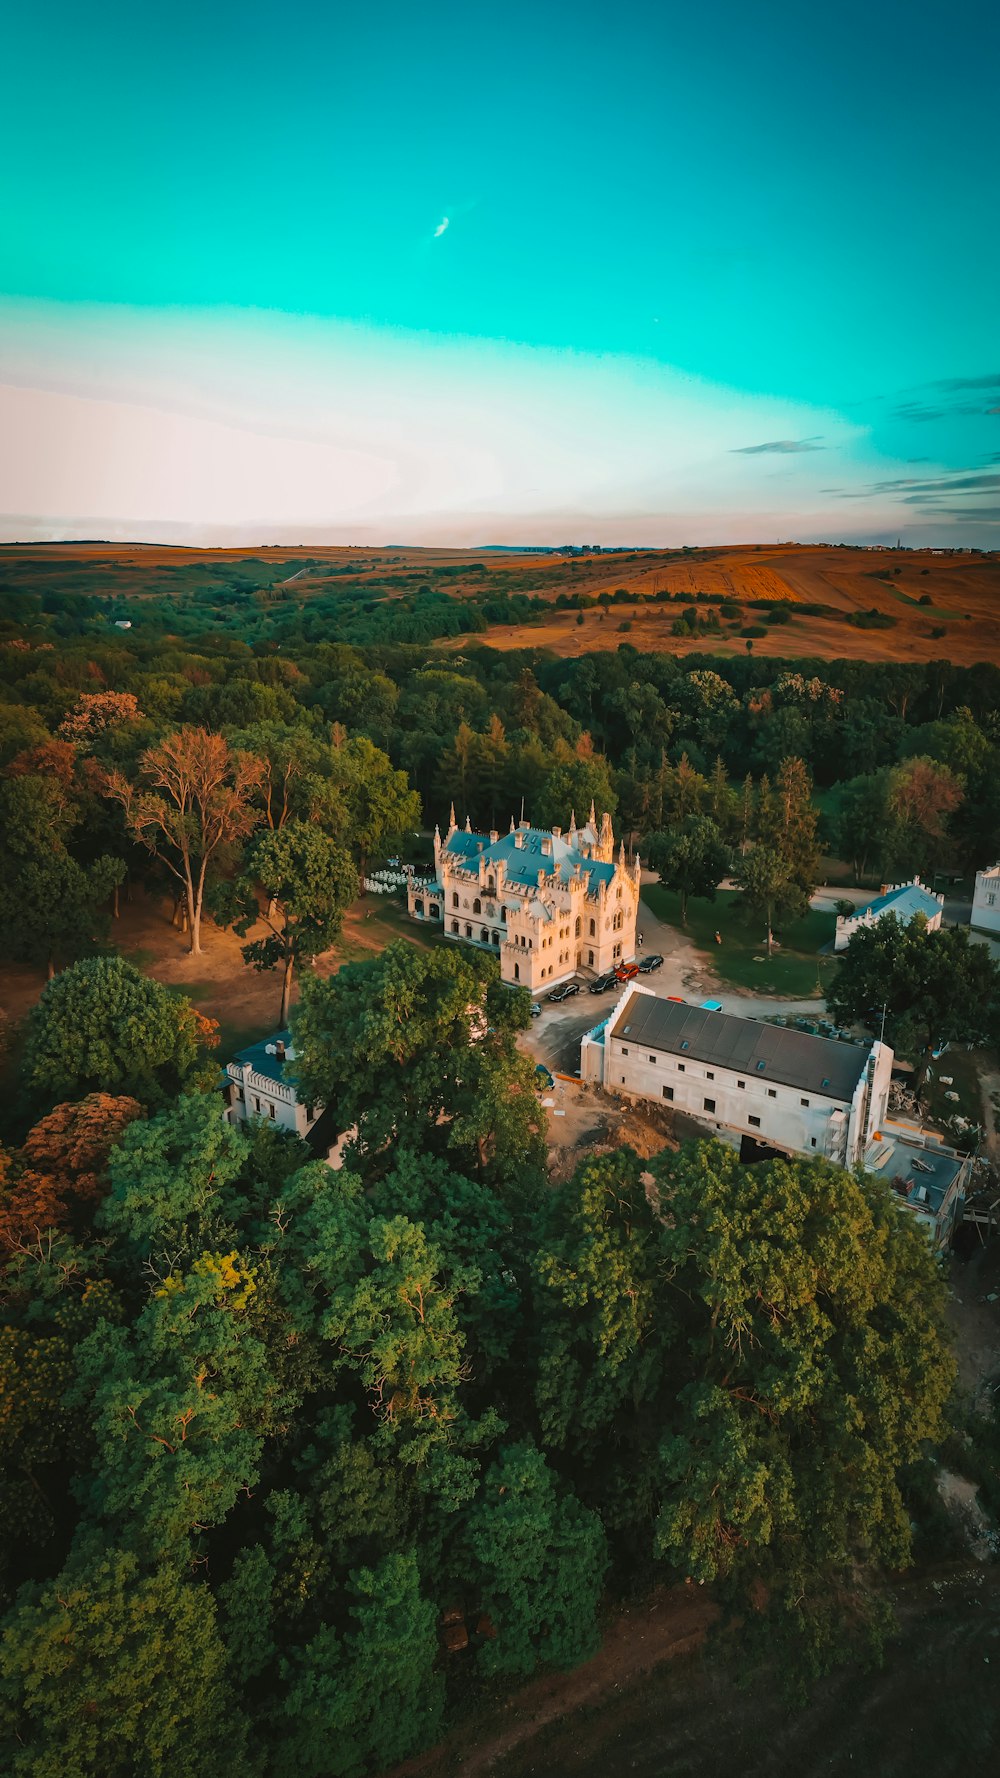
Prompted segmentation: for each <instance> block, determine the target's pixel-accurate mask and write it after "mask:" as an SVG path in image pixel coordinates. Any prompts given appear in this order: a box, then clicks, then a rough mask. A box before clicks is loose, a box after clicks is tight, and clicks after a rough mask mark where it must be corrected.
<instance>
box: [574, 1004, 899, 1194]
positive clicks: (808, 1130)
mask: <svg viewBox="0 0 1000 1778" xmlns="http://www.w3.org/2000/svg"><path fill="white" fill-rule="evenodd" d="M892 1061H893V1053H892V1050H891V1049H889V1047H888V1045H886V1044H884V1043H877V1042H872V1043H845V1042H841V1041H839V1040H838V1039H836V1038H829V1037H813V1036H810V1035H809V1034H808V1033H807V1032H804V1031H794V1030H789V1029H787V1028H784V1027H782V1026H778V1025H768V1024H764V1023H762V1022H759V1021H758V1020H755V1019H741V1018H736V1017H734V1016H733V1015H732V1014H731V1013H723V1012H711V1011H709V1010H707V1009H706V1008H704V1007H696V1006H688V1005H687V1004H686V1003H685V1002H683V1001H674V1000H664V999H661V998H659V997H658V996H657V995H656V994H654V993H653V992H652V990H651V989H649V988H644V987H637V986H636V985H635V984H631V985H630V986H629V988H628V989H627V990H626V992H625V994H624V995H623V996H622V998H621V1000H620V1001H619V1003H618V1005H617V1006H616V1008H615V1010H614V1012H613V1013H612V1014H611V1016H610V1018H609V1019H607V1020H606V1021H605V1023H604V1024H603V1025H600V1026H598V1027H597V1028H596V1030H594V1031H592V1032H589V1033H588V1035H587V1036H586V1037H585V1038H584V1040H583V1044H582V1046H581V1056H580V1072H581V1074H582V1076H583V1078H584V1079H585V1080H594V1081H600V1082H601V1084H602V1085H603V1086H605V1087H606V1088H607V1089H608V1091H609V1092H613V1093H621V1092H625V1093H634V1094H636V1095H638V1096H639V1097H641V1098H645V1099H658V1100H661V1101H663V1100H665V1101H667V1103H669V1104H670V1105H672V1106H673V1108H674V1109H675V1110H676V1111H679V1112H685V1113H687V1115H688V1116H689V1117H692V1118H696V1119H697V1120H698V1122H699V1123H702V1124H705V1125H707V1126H708V1128H709V1129H710V1130H711V1131H712V1132H713V1134H715V1135H717V1136H718V1137H720V1139H721V1140H723V1141H726V1142H730V1143H732V1144H733V1145H734V1146H736V1147H739V1149H740V1151H741V1154H742V1155H743V1157H744V1159H748V1160H752V1159H755V1158H759V1157H760V1155H761V1154H762V1153H766V1152H767V1151H768V1150H776V1151H778V1152H780V1153H784V1154H806V1155H825V1156H826V1158H827V1159H828V1160H831V1161H835V1162H836V1163H837V1165H838V1166H841V1167H853V1166H855V1165H858V1164H861V1163H863V1162H864V1158H865V1151H866V1149H867V1147H868V1145H869V1142H870V1141H871V1140H872V1137H873V1135H874V1132H875V1131H876V1130H877V1129H878V1128H879V1126H880V1124H881V1123H882V1121H883V1120H884V1118H885V1114H886V1103H887V1100H888V1094H889V1081H890V1078H891V1075H892Z"/></svg>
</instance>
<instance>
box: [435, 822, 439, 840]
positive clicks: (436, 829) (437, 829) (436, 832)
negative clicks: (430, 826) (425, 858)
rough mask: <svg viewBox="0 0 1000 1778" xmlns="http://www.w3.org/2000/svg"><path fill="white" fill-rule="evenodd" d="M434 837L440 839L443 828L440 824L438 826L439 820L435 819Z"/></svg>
mask: <svg viewBox="0 0 1000 1778" xmlns="http://www.w3.org/2000/svg"><path fill="white" fill-rule="evenodd" d="M434 838H435V839H436V840H439V839H440V838H441V829H440V827H439V826H438V824H437V822H436V821H435V823H434Z"/></svg>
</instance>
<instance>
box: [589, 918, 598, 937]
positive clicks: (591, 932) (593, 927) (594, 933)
mask: <svg viewBox="0 0 1000 1778" xmlns="http://www.w3.org/2000/svg"><path fill="white" fill-rule="evenodd" d="M596 932H597V927H596V926H595V925H594V922H593V920H591V922H590V936H591V938H593V937H594V936H595V935H596Z"/></svg>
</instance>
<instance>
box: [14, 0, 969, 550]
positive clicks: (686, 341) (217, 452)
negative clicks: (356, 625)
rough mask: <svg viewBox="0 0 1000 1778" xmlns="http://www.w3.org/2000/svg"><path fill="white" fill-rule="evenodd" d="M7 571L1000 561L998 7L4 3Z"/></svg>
mask: <svg viewBox="0 0 1000 1778" xmlns="http://www.w3.org/2000/svg"><path fill="white" fill-rule="evenodd" d="M5 51H6V54H5V63H6V66H7V69H8V76H9V77H8V81H7V82H6V83H5V95H4V105H3V107H2V108H0V214H2V216H3V219H4V220H3V227H2V229H0V538H5V539H32V538H38V539H47V538H53V537H60V536H76V537H104V538H113V539H117V538H122V539H124V538H129V539H133V538H134V539H146V540H149V541H164V542H178V543H181V542H186V543H192V542H195V543H197V542H201V543H212V542H219V543H243V542H246V543H249V544H253V543H263V542H270V541H280V542H296V541H303V542H314V543H318V542H321V541H330V542H361V543H377V542H391V543H396V544H401V543H432V542H435V543H442V544H447V543H454V544H474V543H533V544H544V543H551V544H558V543H562V542H570V541H580V542H596V543H604V544H615V543H619V544H629V543H635V544H642V543H648V544H664V545H667V544H675V545H677V544H684V543H687V544H694V543H700V542H726V541H731V542H740V541H753V542H757V541H772V540H775V539H785V538H793V537H794V538H801V539H802V540H804V541H810V540H822V539H827V538H829V539H831V540H839V539H846V540H854V539H856V540H858V541H889V540H892V541H894V540H895V538H896V536H902V538H903V540H904V542H911V543H920V542H936V543H965V544H978V545H985V546H986V547H995V546H997V545H1000V295H998V292H1000V228H998V222H1000V216H998V197H997V193H998V191H1000V146H998V139H1000V133H998V132H997V130H996V127H995V71H996V68H997V66H998V52H1000V9H998V8H996V7H995V5H993V4H992V0H989V3H987V0H955V3H954V4H952V5H951V6H949V8H948V9H947V11H945V10H943V9H941V8H930V7H927V6H921V5H920V4H919V0H918V3H917V4H914V0H906V3H905V4H903V3H898V0H877V3H876V4H872V0H866V3H865V4H859V3H858V0H843V3H842V4H840V5H838V6H837V7H836V8H835V9H816V8H807V7H803V6H802V5H801V0H797V3H796V4H795V5H792V4H790V3H786V0H761V4H759V5H758V6H756V7H748V6H747V5H746V3H745V0H739V3H737V0H709V4H707V5H702V6H700V7H695V8H692V7H690V6H688V5H685V6H680V5H678V4H676V3H675V0H659V3H658V4H646V3H645V0H643V3H640V4H630V3H629V0H624V3H623V4H619V5H618V6H615V7H613V8H612V7H608V6H607V5H602V6H596V5H590V4H588V0H577V3H576V4H574V5H572V6H570V5H567V4H563V3H562V0H551V3H549V4H544V5H539V4H538V0H533V4H530V5H528V4H523V3H522V0H505V4H504V5H503V6H499V5H493V6H470V5H468V3H467V0H463V4H461V5H459V4H455V3H453V0H440V3H438V4H428V5H424V6H422V7H416V6H413V5H412V4H410V5H402V4H400V3H399V0H384V3H383V4H382V5H380V6H379V7H377V8H374V7H365V8H362V7H358V6H356V5H354V6H347V5H345V4H342V3H341V0H323V3H322V4H319V3H315V4H304V3H303V0H286V3H285V4H283V5H281V6H280V7H279V6H278V5H276V4H273V3H269V4H266V5H264V4H259V3H258V4H255V3H254V0H247V3H245V4H242V5H240V6H236V5H235V4H230V3H229V0H209V4H208V5H207V6H206V5H205V4H204V0H202V3H201V4H200V5H198V6H195V5H193V4H189V0H178V3H177V4H175V5H173V6H172V7H170V8H169V9H158V8H136V7H134V5H130V6H129V7H127V8H126V7H125V6H124V5H123V4H121V3H120V0H105V4H103V5H102V6H101V7H100V8H98V9H87V8H81V7H80V6H78V5H76V4H73V5H70V4H69V0H48V4H44V3H40V4H39V5H37V6H35V7H30V8H29V7H19V8H16V9H15V10H14V12H13V13H12V14H11V17H10V18H9V20H8V21H7V26H6V31H5Z"/></svg>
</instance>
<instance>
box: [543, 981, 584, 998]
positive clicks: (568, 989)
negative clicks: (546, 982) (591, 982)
mask: <svg viewBox="0 0 1000 1778" xmlns="http://www.w3.org/2000/svg"><path fill="white" fill-rule="evenodd" d="M579 992H580V984H579V982H567V983H566V985H565V987H563V988H553V990H552V992H551V994H546V996H545V998H546V1000H568V999H569V997H570V995H571V994H579Z"/></svg>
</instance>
